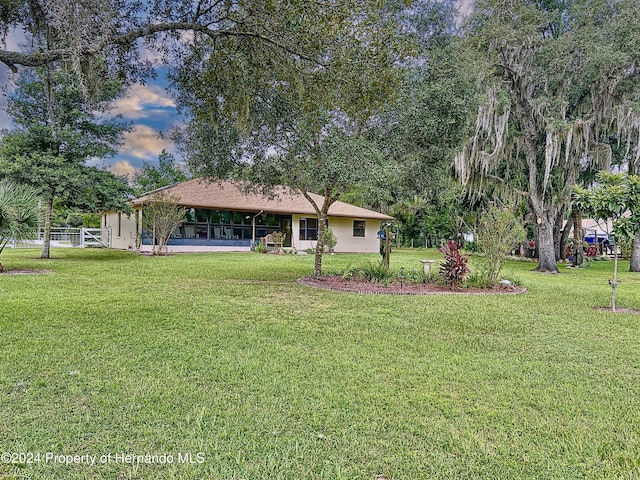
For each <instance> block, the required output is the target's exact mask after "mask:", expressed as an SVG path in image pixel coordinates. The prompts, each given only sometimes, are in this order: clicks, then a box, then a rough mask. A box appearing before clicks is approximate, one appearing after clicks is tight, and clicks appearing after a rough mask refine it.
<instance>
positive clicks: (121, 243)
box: [100, 212, 136, 250]
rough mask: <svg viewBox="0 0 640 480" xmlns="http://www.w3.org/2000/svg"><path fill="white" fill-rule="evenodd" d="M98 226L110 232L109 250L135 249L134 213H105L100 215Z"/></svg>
mask: <svg viewBox="0 0 640 480" xmlns="http://www.w3.org/2000/svg"><path fill="white" fill-rule="evenodd" d="M118 224H119V225H118ZM100 226H101V227H102V228H109V229H110V230H111V245H110V247H111V248H115V249H118V250H134V249H135V247H136V212H134V213H132V214H131V215H127V214H126V213H119V212H108V213H105V214H103V215H102V219H101V224H100Z"/></svg>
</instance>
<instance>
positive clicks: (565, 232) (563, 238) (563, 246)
mask: <svg viewBox="0 0 640 480" xmlns="http://www.w3.org/2000/svg"><path fill="white" fill-rule="evenodd" d="M570 233H571V221H569V220H568V221H567V223H566V225H565V227H564V228H563V229H562V235H560V260H566V259H567V244H568V243H569V234H570Z"/></svg>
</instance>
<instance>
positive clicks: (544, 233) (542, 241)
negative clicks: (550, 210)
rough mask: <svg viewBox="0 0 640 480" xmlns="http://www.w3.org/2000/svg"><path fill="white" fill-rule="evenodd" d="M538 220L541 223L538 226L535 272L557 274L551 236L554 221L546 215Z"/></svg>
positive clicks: (552, 237)
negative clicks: (536, 265)
mask: <svg viewBox="0 0 640 480" xmlns="http://www.w3.org/2000/svg"><path fill="white" fill-rule="evenodd" d="M538 218H540V219H541V220H542V221H541V222H540V224H539V225H538V243H537V247H538V267H537V268H536V269H535V270H536V271H537V272H546V273H559V270H558V265H557V264H556V251H555V247H554V236H553V227H554V224H555V221H554V219H553V218H550V216H547V215H545V216H543V217H538Z"/></svg>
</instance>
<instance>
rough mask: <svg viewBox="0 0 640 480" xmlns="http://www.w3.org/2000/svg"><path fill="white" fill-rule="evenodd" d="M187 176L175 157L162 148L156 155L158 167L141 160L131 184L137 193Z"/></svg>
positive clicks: (173, 182)
mask: <svg viewBox="0 0 640 480" xmlns="http://www.w3.org/2000/svg"><path fill="white" fill-rule="evenodd" d="M188 178H189V177H188V175H187V173H186V172H184V171H183V170H182V169H181V168H180V167H179V166H178V165H177V162H176V159H175V157H174V156H173V155H171V154H170V153H169V152H167V151H166V150H162V152H161V153H160V155H159V156H158V167H155V166H154V165H151V164H150V163H149V162H146V161H145V162H143V163H142V168H140V169H139V170H138V171H137V172H136V174H135V175H134V177H133V186H134V190H135V192H136V194H137V195H142V194H143V193H146V192H150V191H152V190H156V189H157V188H161V187H166V186H168V185H173V184H175V183H180V182H184V181H185V180H187V179H188Z"/></svg>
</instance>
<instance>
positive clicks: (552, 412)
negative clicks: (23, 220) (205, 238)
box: [0, 250, 640, 480]
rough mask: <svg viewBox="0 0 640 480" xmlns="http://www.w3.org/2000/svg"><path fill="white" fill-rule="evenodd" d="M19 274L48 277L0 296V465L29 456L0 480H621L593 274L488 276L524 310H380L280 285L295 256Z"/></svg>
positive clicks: (414, 306)
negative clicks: (516, 285)
mask: <svg viewBox="0 0 640 480" xmlns="http://www.w3.org/2000/svg"><path fill="white" fill-rule="evenodd" d="M38 254H39V252H36V251H33V250H22V251H5V253H3V255H2V262H3V263H4V265H5V267H6V268H9V269H13V268H23V269H28V268H32V269H34V268H35V269H47V270H50V271H51V273H49V274H46V275H11V276H9V275H4V276H0V305H1V308H0V352H2V360H1V362H0V450H1V452H0V453H6V452H14V453H30V454H32V455H34V457H31V459H32V463H19V464H11V463H0V479H23V478H28V479H63V478H64V479H223V480H224V479H370V480H373V479H376V477H377V476H378V475H383V476H384V477H386V478H388V479H394V480H400V479H429V478H443V479H452V478H486V479H519V478H520V479H535V478H540V479H550V478H554V479H556V478H557V479H572V478H581V479H583V478H598V479H599V478H616V479H618V478H626V479H633V478H640V414H639V413H638V412H640V355H639V353H640V315H634V314H625V313H616V314H613V313H609V312H599V311H596V310H595V309H594V307H595V306H607V305H608V304H609V301H610V288H609V286H608V285H607V280H608V279H609V278H610V277H611V273H612V269H613V263H612V262H593V263H592V264H591V267H590V268H587V269H580V270H568V269H564V268H563V269H562V274H561V275H542V274H538V273H533V272H531V271H530V270H531V269H532V268H533V266H534V265H533V264H531V263H527V262H512V263H508V264H507V265H506V267H505V271H504V274H505V276H506V277H508V278H512V279H517V280H518V281H519V282H521V283H522V284H523V285H524V286H525V287H527V289H528V292H527V293H526V294H524V295H500V296H490V295H468V296H462V295H429V296H380V295H359V294H355V293H337V292H330V291H324V290H317V289H312V288H309V287H304V286H301V285H298V284H296V283H295V282H294V281H295V279H296V278H298V277H301V276H304V275H308V274H309V273H311V272H312V270H313V257H312V256H281V257H278V256H272V255H259V254H233V253H224V254H194V255H174V256H168V257H162V258H152V257H144V256H138V255H136V254H133V253H127V252H115V251H106V250H54V252H53V257H54V258H52V259H51V260H41V259H38V258H37V257H38ZM438 256H439V254H437V253H436V252H434V251H430V252H409V251H406V252H394V254H393V255H392V259H391V262H392V266H395V267H396V268H398V267H400V266H405V268H406V269H413V268H421V267H422V266H421V264H420V262H419V260H420V259H421V258H437V257H438ZM377 259H378V257H376V256H374V255H369V256H367V255H336V256H327V257H325V263H324V265H325V269H326V271H327V272H330V271H340V270H341V269H344V268H346V267H347V266H348V265H349V264H358V263H361V264H363V263H366V262H369V261H377ZM473 264H475V265H476V266H477V265H478V261H477V260H474V262H473ZM472 266H473V265H472ZM620 269H621V271H622V273H621V275H620V277H621V279H622V284H621V285H620V287H619V290H618V302H617V303H618V306H620V307H628V308H635V309H640V274H631V273H628V272H626V270H627V269H628V263H624V262H622V263H621V266H620ZM47 452H49V453H50V454H56V455H92V456H96V457H98V460H97V463H96V464H95V465H93V466H90V465H87V464H86V463H82V464H78V465H68V466H67V465H64V464H61V463H57V462H54V461H52V460H50V461H47V462H45V458H44V455H45V454H46V453H47ZM185 453H191V454H192V460H193V463H185V462H184V459H185V457H184V456H181V457H180V461H179V457H178V455H179V454H180V455H182V454H185ZM37 454H40V455H41V457H40V462H38V461H37V460H36V458H37V457H36V455H37ZM108 454H111V455H112V457H111V459H108V457H106V456H107V455H108ZM117 454H127V455H145V454H149V455H162V454H165V455H170V456H172V457H173V462H169V461H168V462H167V463H157V462H156V463H139V462H138V463H136V462H131V461H123V460H122V458H121V459H120V461H116V455H117ZM102 455H104V456H105V457H103V460H105V461H104V462H103V463H100V460H99V457H100V456H102ZM157 460H158V461H160V460H161V457H160V458H159V459H157ZM152 461H155V460H153V459H152Z"/></svg>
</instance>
